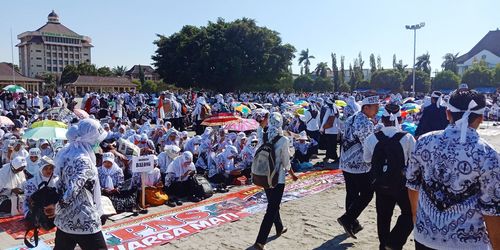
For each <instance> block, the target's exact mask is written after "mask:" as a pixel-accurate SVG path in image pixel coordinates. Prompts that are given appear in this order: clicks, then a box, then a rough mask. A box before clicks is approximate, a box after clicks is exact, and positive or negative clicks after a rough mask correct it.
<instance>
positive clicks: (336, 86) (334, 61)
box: [331, 53, 340, 92]
mask: <svg viewBox="0 0 500 250" xmlns="http://www.w3.org/2000/svg"><path fill="white" fill-rule="evenodd" d="M331 56H332V71H333V91H335V92H337V91H339V85H340V79H339V67H338V66H337V55H336V54H334V53H332V54H331Z"/></svg>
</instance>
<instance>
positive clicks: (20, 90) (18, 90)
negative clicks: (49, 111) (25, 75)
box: [3, 84, 26, 93]
mask: <svg viewBox="0 0 500 250" xmlns="http://www.w3.org/2000/svg"><path fill="white" fill-rule="evenodd" d="M3 90H5V91H7V92H10V93H26V89H24V88H23V87H21V86H18V85H12V84H11V85H7V86H5V87H4V88H3Z"/></svg>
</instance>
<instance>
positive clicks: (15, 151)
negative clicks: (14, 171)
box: [9, 140, 29, 160]
mask: <svg viewBox="0 0 500 250" xmlns="http://www.w3.org/2000/svg"><path fill="white" fill-rule="evenodd" d="M25 147H26V144H25V143H24V142H23V141H22V140H17V141H16V142H15V144H14V147H13V148H12V149H11V151H10V157H9V159H11V160H12V159H14V158H16V157H19V156H20V157H23V158H26V157H28V156H29V153H28V151H27V150H26V149H25Z"/></svg>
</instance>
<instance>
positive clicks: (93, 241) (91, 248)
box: [54, 229, 108, 250]
mask: <svg viewBox="0 0 500 250" xmlns="http://www.w3.org/2000/svg"><path fill="white" fill-rule="evenodd" d="M76 244H78V245H79V246H80V248H81V249H82V250H106V249H108V247H107V246H106V241H105V240H104V235H102V232H98V233H95V234H69V233H65V232H63V231H61V230H59V229H58V230H57V231H56V240H55V247H54V250H69V249H75V247H76Z"/></svg>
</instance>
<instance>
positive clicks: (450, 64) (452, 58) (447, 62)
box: [441, 53, 459, 74]
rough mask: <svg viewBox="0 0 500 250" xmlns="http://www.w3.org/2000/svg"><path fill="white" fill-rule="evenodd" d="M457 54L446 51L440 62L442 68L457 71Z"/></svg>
mask: <svg viewBox="0 0 500 250" xmlns="http://www.w3.org/2000/svg"><path fill="white" fill-rule="evenodd" d="M458 54H459V53H456V54H452V53H446V55H444V56H443V59H444V61H443V63H442V64H441V67H442V68H443V69H444V70H451V71H453V72H455V74H456V73H458V66H457V58H458Z"/></svg>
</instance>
